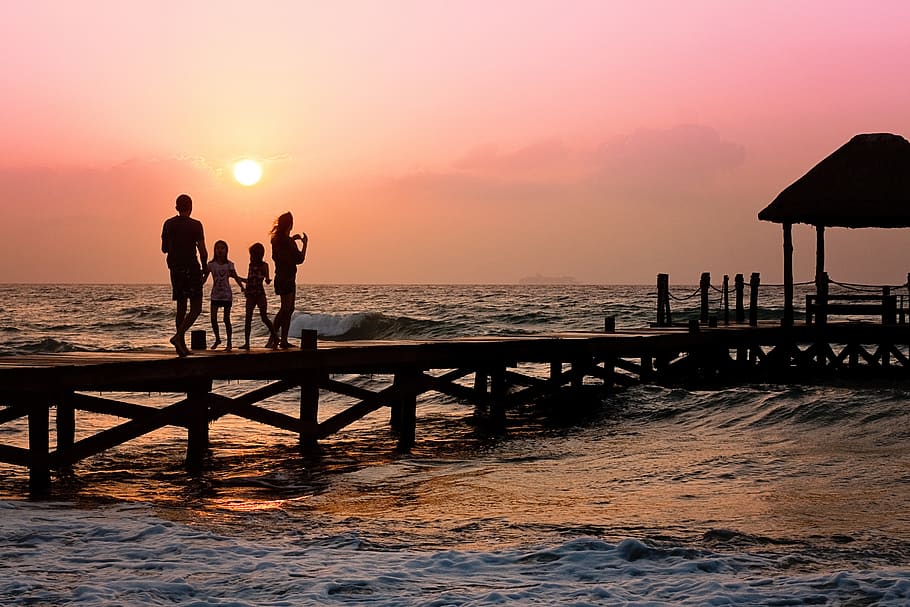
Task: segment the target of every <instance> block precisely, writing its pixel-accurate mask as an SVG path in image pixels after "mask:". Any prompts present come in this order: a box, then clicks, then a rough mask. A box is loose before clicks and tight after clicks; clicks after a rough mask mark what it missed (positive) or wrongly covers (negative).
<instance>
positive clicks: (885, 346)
mask: <svg viewBox="0 0 910 607" xmlns="http://www.w3.org/2000/svg"><path fill="white" fill-rule="evenodd" d="M893 302H894V299H893V298H892V297H891V287H882V324H886V325H887V324H894V316H895V314H894V306H893ZM879 351H880V352H881V353H882V368H883V369H888V368H889V367H890V366H891V343H890V340H888V339H887V338H886V339H885V340H883V342H882V343H881V344H879Z"/></svg>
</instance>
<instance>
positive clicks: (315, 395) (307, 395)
mask: <svg viewBox="0 0 910 607" xmlns="http://www.w3.org/2000/svg"><path fill="white" fill-rule="evenodd" d="M908 343H910V325H904V324H894V325H883V324H877V323H861V322H850V323H828V324H825V325H817V324H815V325H796V326H793V327H782V326H780V324H779V323H767V324H759V325H758V326H749V325H730V326H720V327H716V328H714V327H711V328H709V327H698V326H694V327H691V328H682V327H673V328H667V327H664V328H659V329H639V330H620V331H616V332H612V333H595V332H563V333H550V334H542V335H533V336H519V337H506V336H502V337H500V336H494V337H476V338H458V339H446V340H410V341H348V342H320V343H319V344H318V347H310V348H308V349H293V350H288V351H272V350H253V351H251V352H244V351H234V352H230V353H225V352H221V351H218V352H210V351H196V352H194V354H193V355H192V356H190V357H188V358H183V359H181V358H177V357H176V356H174V355H173V354H172V353H170V352H135V353H86V352H79V353H61V354H43V355H32V356H15V357H3V358H0V407H2V408H0V426H2V425H3V424H6V423H10V422H12V421H14V420H18V419H20V418H23V417H27V420H28V448H23V447H18V446H13V445H0V462H5V463H9V464H14V465H21V466H26V467H28V469H29V475H30V489H31V491H32V492H33V493H36V494H41V493H44V492H46V491H47V490H48V488H49V486H50V471H51V470H54V469H68V468H70V467H71V466H72V465H73V464H75V463H76V462H78V461H80V460H82V459H85V458H87V457H91V456H93V455H95V454H97V453H100V452H102V451H104V450H106V449H110V448H112V447H116V446H117V445H120V444H122V443H124V442H127V441H129V440H132V439H135V438H137V437H139V436H142V435H144V434H147V433H149V432H152V431H154V430H157V429H159V428H161V427H164V426H179V427H184V428H186V429H187V465H188V466H189V467H191V468H192V467H198V466H200V465H201V463H202V461H203V458H204V455H205V453H206V452H207V450H208V428H209V424H210V423H211V422H212V421H214V420H217V419H218V418H220V417H221V416H223V415H226V414H232V415H237V416H240V417H243V418H246V419H249V420H252V421H255V422H258V423H263V424H267V425H270V426H274V427H277V428H282V429H285V430H289V431H291V432H294V433H295V434H298V435H299V440H300V444H301V446H302V447H304V448H311V447H314V446H315V445H316V444H317V441H319V440H323V439H325V438H327V437H329V436H331V435H332V434H334V433H335V432H338V431H339V430H341V429H342V428H344V427H346V426H348V425H349V424H351V423H353V422H355V421H357V420H358V419H360V418H362V417H364V416H366V415H368V414H370V413H372V412H374V411H377V410H379V409H381V408H388V409H389V410H390V412H391V415H390V423H391V426H392V429H393V430H394V431H395V432H396V433H397V435H398V445H397V446H398V448H399V449H403V450H407V449H409V448H410V447H411V446H412V445H413V444H414V441H415V439H416V425H417V402H418V397H419V396H420V395H421V394H424V393H426V392H430V391H435V392H440V393H444V394H448V395H450V396H453V397H456V398H458V399H461V400H465V401H467V402H470V403H473V404H475V405H476V406H477V407H479V408H482V409H484V410H485V411H486V412H487V414H488V416H489V419H490V421H491V423H493V424H502V423H504V421H505V417H506V411H507V410H508V409H509V408H510V407H512V406H516V405H519V404H523V403H526V402H531V401H534V400H536V399H539V398H541V397H544V396H548V395H554V394H558V393H559V392H560V391H563V390H568V389H573V388H580V387H581V386H583V385H596V386H599V387H601V388H602V389H604V390H605V391H610V390H613V389H615V388H616V387H621V386H627V385H631V384H635V383H641V382H655V383H667V384H673V383H685V382H705V381H715V382H716V381H765V380H769V379H785V380H791V379H795V378H806V377H811V376H812V375H817V374H824V375H828V376H831V375H839V374H849V373H863V374H869V373H874V374H889V375H897V376H900V377H906V376H908V374H910V361H908V353H907V349H906V345H907V344H908ZM529 365H530V366H534V365H537V367H538V369H537V373H530V374H529V373H527V367H528V366H529ZM540 365H545V366H546V367H545V368H546V369H547V371H546V372H545V373H543V376H544V377H541V373H540V367H539V366H540ZM350 374H355V375H363V374H377V375H387V376H389V384H388V385H387V386H386V387H384V388H383V389H380V390H375V391H373V390H367V389H364V388H362V387H359V386H356V385H353V384H350V383H345V382H343V381H341V380H338V379H336V377H335V376H344V375H350ZM220 380H240V381H243V380H259V381H260V382H261V381H263V380H265V381H267V382H269V383H267V384H266V385H264V386H262V385H260V386H259V387H256V388H255V389H252V390H250V391H249V392H246V393H245V394H242V395H240V396H235V397H227V396H223V395H219V394H217V393H215V392H213V391H212V385H213V382H215V381H220ZM288 390H299V393H300V414H299V416H298V417H294V416H290V415H286V414H284V413H279V412H275V411H272V410H269V409H268V408H266V407H263V406H260V405H259V404H257V403H260V402H261V401H263V400H265V399H267V398H269V397H271V396H275V395H277V394H280V393H282V392H285V391H288ZM320 391H329V392H334V393H337V394H342V395H345V396H348V397H352V398H353V399H355V401H356V402H355V404H353V405H352V406H350V407H349V408H347V409H346V410H344V411H342V412H341V413H338V414H336V415H334V416H332V417H330V418H328V419H324V420H319V416H318V409H319V394H320ZM118 392H162V393H175V394H181V395H184V397H183V398H181V399H180V400H178V401H177V402H175V403H173V404H171V405H168V406H164V407H153V406H149V405H145V404H136V403H132V402H128V401H124V400H117V399H114V398H111V397H110V394H111V393H118ZM100 393H104V396H101V395H100ZM51 408H56V415H55V423H56V437H57V441H56V442H57V444H56V448H54V449H51V446H50V444H49V443H50V438H49V437H50V435H51V432H50V409H51ZM77 410H78V411H89V412H93V413H101V414H107V415H111V416H114V417H117V418H125V419H127V420H128V421H125V422H122V423H119V424H117V425H114V426H112V427H110V428H108V429H106V430H103V431H101V432H98V433H97V434H94V435H92V436H89V437H87V438H82V439H80V440H78V441H76V440H75V424H76V417H75V412H76V411H77Z"/></svg>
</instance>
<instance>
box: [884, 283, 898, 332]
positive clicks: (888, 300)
mask: <svg viewBox="0 0 910 607" xmlns="http://www.w3.org/2000/svg"><path fill="white" fill-rule="evenodd" d="M896 323H897V296H896V295H891V287H882V324H885V325H893V324H896Z"/></svg>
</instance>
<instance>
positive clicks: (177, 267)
mask: <svg viewBox="0 0 910 607" xmlns="http://www.w3.org/2000/svg"><path fill="white" fill-rule="evenodd" d="M192 212H193V199H192V198H190V197H189V196H188V195H187V194H181V195H180V196H178V197H177V213H178V214H177V216H176V217H171V218H170V219H168V220H167V221H165V222H164V227H163V228H162V229H161V252H162V253H166V254H167V267H168V268H169V269H170V271H171V289H172V297H173V299H174V301H176V302H177V315H176V319H175V321H176V322H175V325H176V327H177V332H176V333H174V336H173V337H172V338H171V343H172V344H174V348H176V349H177V355H178V356H186V355H187V354H189V353H190V351H189V348H187V347H186V332H187V331H189V329H190V327H192V326H193V323H194V322H196V318H198V317H199V313H200V312H201V311H202V268H204V267H205V264H206V262H208V257H209V254H208V252H207V251H206V250H205V235H204V234H203V231H202V223H201V222H199V221H197V220H195V219H192V218H190V213H192ZM197 250H198V251H199V257H198V258H197V257H196V251H197ZM187 302H189V313H187Z"/></svg>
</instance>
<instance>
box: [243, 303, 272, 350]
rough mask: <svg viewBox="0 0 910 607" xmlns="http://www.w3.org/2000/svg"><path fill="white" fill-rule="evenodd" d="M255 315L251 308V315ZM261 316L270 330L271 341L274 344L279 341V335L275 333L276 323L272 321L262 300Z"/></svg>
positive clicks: (260, 305) (260, 306)
mask: <svg viewBox="0 0 910 607" xmlns="http://www.w3.org/2000/svg"><path fill="white" fill-rule="evenodd" d="M252 315H253V311H252V310H250V316H252ZM259 317H260V318H261V319H262V323H263V324H264V325H265V326H266V328H267V329H268V330H269V343H271V344H274V343H277V341H278V336H277V335H275V325H273V324H272V321H271V320H269V315H268V314H267V313H266V311H265V306H264V305H263V304H262V302H260V303H259Z"/></svg>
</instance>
